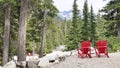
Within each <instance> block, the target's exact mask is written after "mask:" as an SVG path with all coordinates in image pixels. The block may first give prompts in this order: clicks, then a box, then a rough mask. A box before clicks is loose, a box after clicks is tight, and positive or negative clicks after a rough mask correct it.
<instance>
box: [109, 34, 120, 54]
mask: <svg viewBox="0 0 120 68" xmlns="http://www.w3.org/2000/svg"><path fill="white" fill-rule="evenodd" d="M107 40H108V47H110V48H111V50H112V51H113V52H116V51H117V50H120V42H119V41H118V37H114V36H111V37H109V38H107Z"/></svg>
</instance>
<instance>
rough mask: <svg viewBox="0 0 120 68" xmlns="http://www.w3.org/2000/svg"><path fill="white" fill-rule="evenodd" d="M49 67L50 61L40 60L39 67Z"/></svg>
mask: <svg viewBox="0 0 120 68" xmlns="http://www.w3.org/2000/svg"><path fill="white" fill-rule="evenodd" d="M48 65H49V60H48V59H46V58H44V57H43V58H40V59H39V63H38V66H40V67H45V66H48Z"/></svg>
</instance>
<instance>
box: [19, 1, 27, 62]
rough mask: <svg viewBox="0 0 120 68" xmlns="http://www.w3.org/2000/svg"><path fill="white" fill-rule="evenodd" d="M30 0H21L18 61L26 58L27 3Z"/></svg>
mask: <svg viewBox="0 0 120 68" xmlns="http://www.w3.org/2000/svg"><path fill="white" fill-rule="evenodd" d="M27 1H28V0H21V8H20V18H19V34H18V49H17V55H18V61H25V60H26V51H25V44H26V21H27V11H28V10H27V5H28V2H27Z"/></svg>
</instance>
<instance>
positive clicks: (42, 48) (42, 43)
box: [39, 10, 47, 58]
mask: <svg viewBox="0 0 120 68" xmlns="http://www.w3.org/2000/svg"><path fill="white" fill-rule="evenodd" d="M46 17H47V10H45V11H44V19H43V26H42V42H41V47H40V54H39V57H40V58H41V57H43V52H44V46H45V45H44V43H45V36H46V34H45V32H46V31H45V29H46Z"/></svg>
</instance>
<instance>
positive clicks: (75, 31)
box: [68, 0, 80, 50]
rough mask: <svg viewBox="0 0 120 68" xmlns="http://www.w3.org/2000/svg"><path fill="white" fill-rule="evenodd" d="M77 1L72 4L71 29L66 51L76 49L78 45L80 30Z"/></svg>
mask: <svg viewBox="0 0 120 68" xmlns="http://www.w3.org/2000/svg"><path fill="white" fill-rule="evenodd" d="M76 1H77V0H74V3H73V11H72V12H73V17H72V23H71V29H70V32H69V36H68V41H69V46H68V50H72V49H75V48H77V47H78V44H79V42H80V40H79V38H80V36H79V35H80V33H79V31H80V29H79V24H80V23H79V10H78V8H77V7H78V6H77V3H76Z"/></svg>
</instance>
